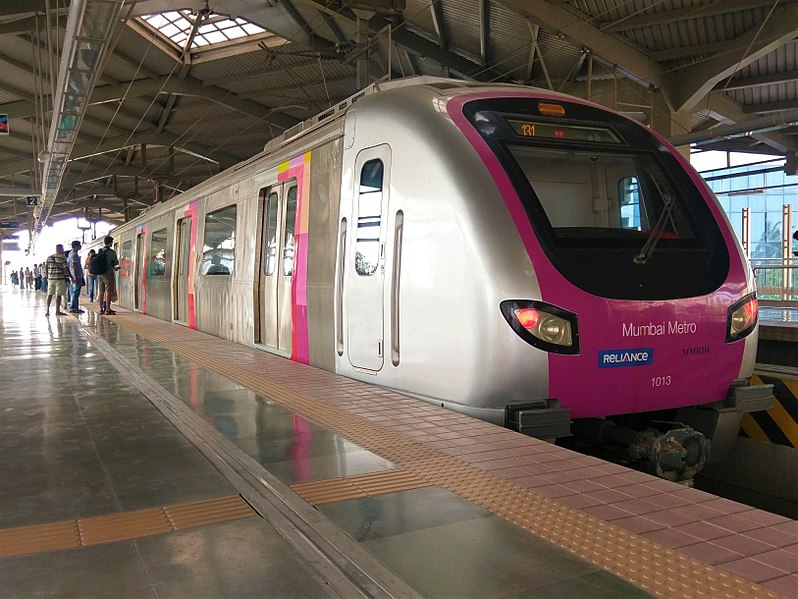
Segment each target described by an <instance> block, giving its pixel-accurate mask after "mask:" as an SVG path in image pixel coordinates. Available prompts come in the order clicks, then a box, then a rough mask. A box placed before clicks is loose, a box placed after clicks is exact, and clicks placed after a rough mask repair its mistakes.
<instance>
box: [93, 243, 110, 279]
mask: <svg viewBox="0 0 798 599" xmlns="http://www.w3.org/2000/svg"><path fill="white" fill-rule="evenodd" d="M107 271H108V259H107V258H106V256H105V250H104V249H102V250H100V251H99V252H97V253H96V254H94V256H92V258H91V260H89V273H91V274H93V275H104V274H105V273H106V272H107Z"/></svg>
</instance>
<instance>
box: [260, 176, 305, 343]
mask: <svg viewBox="0 0 798 599" xmlns="http://www.w3.org/2000/svg"><path fill="white" fill-rule="evenodd" d="M296 209H297V184H296V180H295V179H292V180H291V181H287V182H285V183H281V184H279V185H275V186H273V187H269V188H267V189H265V190H264V191H263V193H262V194H261V211H260V213H261V215H262V217H261V218H262V220H261V244H260V250H259V251H260V260H259V261H256V263H257V264H259V266H258V275H257V277H256V280H257V282H258V286H257V290H258V293H257V295H256V298H257V299H256V302H257V306H256V307H255V313H256V314H257V315H258V317H257V320H256V323H255V342H256V343H259V344H261V345H265V346H266V347H268V348H270V349H274V350H277V351H279V352H281V353H284V354H287V355H290V353H291V350H292V343H291V333H292V329H293V318H292V312H291V309H292V301H291V284H292V281H293V275H294V250H295V246H294V243H295V242H294V230H295V226H296Z"/></svg>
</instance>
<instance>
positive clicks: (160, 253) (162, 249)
mask: <svg viewBox="0 0 798 599" xmlns="http://www.w3.org/2000/svg"><path fill="white" fill-rule="evenodd" d="M165 273H166V229H159V230H158V231H153V232H152V236H151V237H150V266H149V269H148V274H149V275H150V276H151V277H162V276H164V274H165Z"/></svg>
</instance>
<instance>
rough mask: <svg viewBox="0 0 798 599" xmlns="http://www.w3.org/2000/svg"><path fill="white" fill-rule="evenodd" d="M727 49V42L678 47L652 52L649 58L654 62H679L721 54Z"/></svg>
mask: <svg viewBox="0 0 798 599" xmlns="http://www.w3.org/2000/svg"><path fill="white" fill-rule="evenodd" d="M727 48H728V43H727V42H711V43H707V44H695V45H692V46H679V47H677V48H668V49H667V50H653V51H652V52H651V53H650V56H651V60H653V61H655V62H668V61H669V60H680V59H682V58H692V57H693V56H709V55H712V54H716V53H717V52H722V51H723V50H726V49H727Z"/></svg>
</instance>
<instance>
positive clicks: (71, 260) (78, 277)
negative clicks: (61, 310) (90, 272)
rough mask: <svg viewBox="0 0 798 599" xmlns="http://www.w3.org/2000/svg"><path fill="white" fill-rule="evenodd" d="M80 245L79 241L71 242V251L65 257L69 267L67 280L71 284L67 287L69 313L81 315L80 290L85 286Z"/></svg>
mask: <svg viewBox="0 0 798 599" xmlns="http://www.w3.org/2000/svg"><path fill="white" fill-rule="evenodd" d="M81 247H82V246H81V244H80V242H79V241H73V242H72V251H71V252H69V256H68V257H67V265H68V266H69V279H70V281H72V284H71V285H70V286H69V300H70V302H69V311H70V312H71V313H72V314H82V313H83V310H81V309H80V290H81V288H82V287H83V285H84V284H85V281H84V280H83V265H82V264H81V263H80V254H78V252H79V251H80V248H81Z"/></svg>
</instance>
